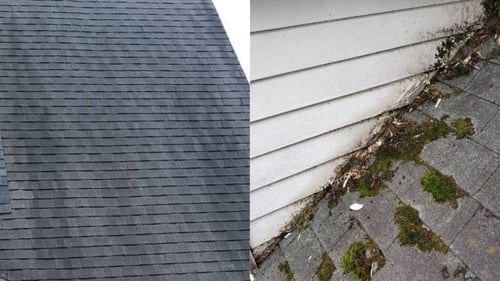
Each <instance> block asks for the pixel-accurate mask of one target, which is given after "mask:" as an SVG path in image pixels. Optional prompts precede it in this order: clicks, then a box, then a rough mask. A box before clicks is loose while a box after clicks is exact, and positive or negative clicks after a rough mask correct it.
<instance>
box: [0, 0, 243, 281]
mask: <svg viewBox="0 0 500 281" xmlns="http://www.w3.org/2000/svg"><path fill="white" fill-rule="evenodd" d="M0 35H1V36H0V132H1V136H2V141H3V149H4V153H5V162H6V167H7V177H8V185H9V195H10V199H11V200H10V207H11V212H10V213H8V214H0V279H1V278H6V279H7V280H52V281H56V280H122V281H123V280H247V279H248V278H249V277H248V267H249V266H248V264H249V262H248V258H249V257H248V248H249V245H248V230H249V229H248V228H249V226H248V215H249V213H248V208H249V204H248V203H249V202H248V201H249V198H248V185H249V177H248V173H249V167H248V163H249V162H248V110H249V106H248V104H249V102H248V85H247V82H246V79H245V78H244V74H243V72H242V71H241V69H240V66H239V64H238V61H237V59H236V56H235V55H234V53H233V50H232V48H231V45H230V43H229V41H228V39H227V37H226V34H225V32H224V29H223V27H222V25H221V23H220V21H219V18H218V16H217V13H216V11H215V9H214V7H213V6H212V4H211V2H210V1H208V0H206V1H203V0H189V1H186V0H170V1H154V0H144V1H132V0H125V1H120V0H106V1H101V0H99V1H91V0H88V1H84V0H64V1H55V0H51V1H47V0H43V1H41V0H6V1H2V3H0ZM0 180H1V179H0ZM0 184H1V182H0ZM0 189H1V187H0ZM0 194H1V193H0ZM0 197H1V196H0Z"/></svg>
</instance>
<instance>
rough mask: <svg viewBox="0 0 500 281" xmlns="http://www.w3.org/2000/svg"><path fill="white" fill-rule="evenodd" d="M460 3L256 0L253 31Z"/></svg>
mask: <svg viewBox="0 0 500 281" xmlns="http://www.w3.org/2000/svg"><path fill="white" fill-rule="evenodd" d="M450 2H458V1H457V0H370V1H366V0H351V1H332V0H307V1H304V0H252V1H251V2H250V8H251V13H250V15H251V31H252V32H257V31H263V30H269V29H276V28H283V27H290V26H295V25H303V24H311V23H315V22H322V21H331V20H339V19H343V18H349V17H359V16H365V15H370V14H376V13H383V12H390V11H396V10H403V9H411V8H416V7H423V6H430V5H436V4H445V3H450Z"/></svg>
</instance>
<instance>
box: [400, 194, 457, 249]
mask: <svg viewBox="0 0 500 281" xmlns="http://www.w3.org/2000/svg"><path fill="white" fill-rule="evenodd" d="M394 221H395V223H396V224H398V225H399V233H398V240H399V243H400V244H401V245H403V246H410V247H412V246H416V247H418V248H419V249H420V250H421V251H422V252H430V251H433V250H434V251H439V252H442V253H447V252H448V250H449V249H448V246H446V244H444V242H443V241H442V240H441V238H440V237H439V236H438V235H436V234H435V233H434V232H432V231H431V230H430V229H429V228H427V227H426V226H425V225H424V223H423V222H422V220H421V219H420V217H419V214H418V211H417V210H415V209H413V208H412V207H411V206H409V205H404V204H403V205H400V206H398V207H397V208H396V212H395V214H394Z"/></svg>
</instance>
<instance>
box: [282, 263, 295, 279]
mask: <svg viewBox="0 0 500 281" xmlns="http://www.w3.org/2000/svg"><path fill="white" fill-rule="evenodd" d="M278 270H279V271H280V272H281V274H283V278H284V279H285V280H286V281H295V276H294V275H293V271H292V268H291V267H290V264H289V263H288V261H283V262H281V263H280V264H279V265H278Z"/></svg>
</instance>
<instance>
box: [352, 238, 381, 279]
mask: <svg viewBox="0 0 500 281" xmlns="http://www.w3.org/2000/svg"><path fill="white" fill-rule="evenodd" d="M384 265H385V257H384V255H383V254H382V251H381V250H380V249H379V248H378V246H377V244H375V242H373V240H371V239H370V238H369V237H367V238H366V241H355V242H353V243H352V244H351V245H350V246H349V248H347V251H346V252H345V254H344V256H342V268H343V269H344V274H349V275H351V277H352V278H354V280H356V281H370V280H371V276H370V272H371V271H372V266H376V270H375V272H377V271H379V270H380V269H381V268H382V267H383V266H384Z"/></svg>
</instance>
